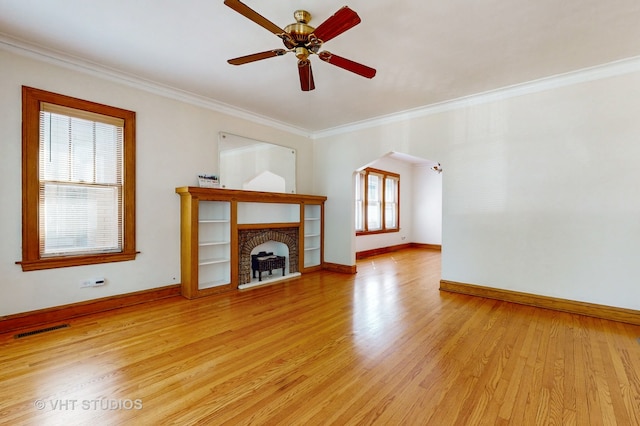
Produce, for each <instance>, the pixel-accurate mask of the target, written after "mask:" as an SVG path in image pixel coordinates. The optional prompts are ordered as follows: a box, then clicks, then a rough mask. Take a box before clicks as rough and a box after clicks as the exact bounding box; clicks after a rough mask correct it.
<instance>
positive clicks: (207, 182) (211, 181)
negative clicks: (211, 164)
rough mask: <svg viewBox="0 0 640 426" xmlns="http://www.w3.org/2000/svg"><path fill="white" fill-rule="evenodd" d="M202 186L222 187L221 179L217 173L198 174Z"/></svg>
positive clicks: (199, 183)
mask: <svg viewBox="0 0 640 426" xmlns="http://www.w3.org/2000/svg"><path fill="white" fill-rule="evenodd" d="M198 185H199V186H200V188H220V179H218V176H216V175H204V174H202V175H198Z"/></svg>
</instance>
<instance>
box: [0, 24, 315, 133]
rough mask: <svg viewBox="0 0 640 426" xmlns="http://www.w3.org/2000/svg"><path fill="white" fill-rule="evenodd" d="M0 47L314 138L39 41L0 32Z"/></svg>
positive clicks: (278, 123) (227, 105)
mask: <svg viewBox="0 0 640 426" xmlns="http://www.w3.org/2000/svg"><path fill="white" fill-rule="evenodd" d="M0 49H3V50H6V51H9V52H12V53H16V54H18V55H21V56H26V57H30V58H32V59H36V60H39V61H42V62H47V63H50V64H53V65H57V66H62V67H64V68H67V69H71V70H74V71H79V72H83V73H85V74H89V75H93V76H95V77H98V78H102V79H106V80H109V81H113V82H115V83H120V84H124V85H127V86H129V87H133V88H135V89H139V90H143V91H146V92H150V93H153V94H156V95H159V96H163V97H166V98H170V99H174V100H177V101H181V102H185V103H188V104H192V105H195V106H199V107H202V108H206V109H209V110H213V111H216V112H220V113H223V114H227V115H230V116H233V117H237V118H241V119H244V120H249V121H251V122H253V123H257V124H262V125H264V126H268V127H272V128H275V129H279V130H282V131H285V132H288V133H293V134H297V135H299V136H304V137H307V138H310V137H311V132H309V131H307V130H305V129H301V128H299V127H295V126H292V125H290V124H288V123H284V122H281V121H278V120H274V119H272V118H269V117H265V116H263V115H260V114H255V113H253V112H250V111H246V110H243V109H241V108H237V107H234V106H232V105H229V104H225V103H223V102H219V101H217V100H215V99H211V98H207V97H205V96H201V95H197V94H195V93H191V92H188V91H185V90H181V89H177V88H175V87H171V86H168V85H164V84H161V83H158V82H155V81H151V80H147V79H145V78H142V77H139V76H137V75H134V74H130V73H126V72H123V71H120V70H116V69H113V68H109V67H106V66H104V65H99V64H97V63H94V62H90V61H87V60H85V59H81V58H78V57H76V56H72V55H69V54H67V53H63V52H60V51H56V50H52V49H49V48H45V47H42V46H39V45H37V44H33V43H30V42H26V41H24V40H19V39H16V38H13V37H9V36H7V35H6V34H3V33H0Z"/></svg>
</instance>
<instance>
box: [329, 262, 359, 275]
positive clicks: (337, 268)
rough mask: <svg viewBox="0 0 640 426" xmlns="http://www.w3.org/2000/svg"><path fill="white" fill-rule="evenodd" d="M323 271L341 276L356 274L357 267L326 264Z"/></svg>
mask: <svg viewBox="0 0 640 426" xmlns="http://www.w3.org/2000/svg"><path fill="white" fill-rule="evenodd" d="M322 269H324V270H325V271H330V272H338V273H341V274H355V273H356V272H357V269H356V265H341V264H339V263H324V264H323V265H322Z"/></svg>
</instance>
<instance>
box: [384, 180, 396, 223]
mask: <svg viewBox="0 0 640 426" xmlns="http://www.w3.org/2000/svg"><path fill="white" fill-rule="evenodd" d="M384 184H385V188H384V227H385V228H386V229H393V228H397V227H398V217H397V212H398V208H397V207H398V179H396V178H393V177H388V176H387V177H385V179H384Z"/></svg>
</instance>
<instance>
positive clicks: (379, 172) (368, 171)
mask: <svg viewBox="0 0 640 426" xmlns="http://www.w3.org/2000/svg"><path fill="white" fill-rule="evenodd" d="M369 174H376V175H380V176H382V183H381V185H382V194H381V197H382V198H381V203H380V209H381V212H380V221H381V229H376V230H373V231H370V230H369V229H368V228H369V220H368V219H369V218H368V217H367V216H368V210H369V209H368V206H369V200H368V198H369V190H368V179H369ZM362 176H364V177H362ZM388 177H391V178H394V179H396V180H397V187H396V190H397V196H396V209H395V210H396V217H397V223H396V227H395V228H387V227H386V223H385V222H386V221H385V210H386V208H385V202H386V201H385V199H386V196H385V191H386V185H385V182H386V179H387V178H388ZM356 179H364V185H363V197H364V201H363V213H362V214H363V225H364V230H360V231H356V236H360V235H374V234H385V233H390V232H400V175H399V174H398V173H393V172H388V171H386V170H380V169H374V168H372V167H367V168H365V169H363V170H361V171H360V172H359V176H357V177H356Z"/></svg>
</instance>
